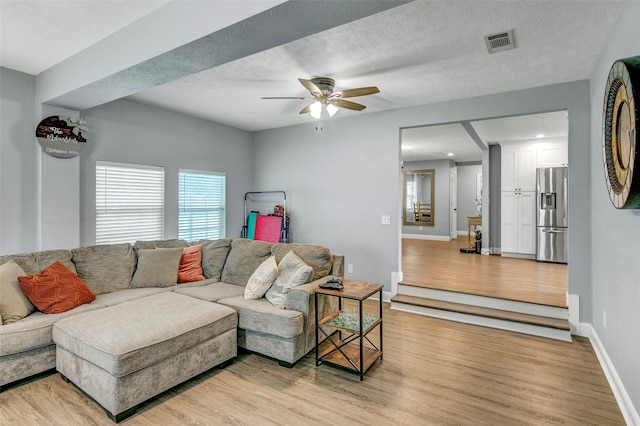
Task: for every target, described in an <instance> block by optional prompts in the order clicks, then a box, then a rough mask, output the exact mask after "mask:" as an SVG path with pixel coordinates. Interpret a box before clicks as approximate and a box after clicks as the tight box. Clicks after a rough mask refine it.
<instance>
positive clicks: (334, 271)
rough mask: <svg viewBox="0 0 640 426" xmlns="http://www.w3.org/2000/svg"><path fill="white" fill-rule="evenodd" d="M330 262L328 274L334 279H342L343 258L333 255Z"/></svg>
mask: <svg viewBox="0 0 640 426" xmlns="http://www.w3.org/2000/svg"><path fill="white" fill-rule="evenodd" d="M331 261H332V264H331V271H329V274H331V275H335V276H336V277H344V256H342V255H335V254H334V255H332V256H331Z"/></svg>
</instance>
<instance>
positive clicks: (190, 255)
mask: <svg viewBox="0 0 640 426" xmlns="http://www.w3.org/2000/svg"><path fill="white" fill-rule="evenodd" d="M204 279H205V276H204V275H203V273H202V244H196V245H195V246H189V247H185V248H184V249H182V257H181V258H180V269H178V282H179V283H190V282H193V281H202V280H204Z"/></svg>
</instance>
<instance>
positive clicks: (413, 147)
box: [400, 111, 568, 306]
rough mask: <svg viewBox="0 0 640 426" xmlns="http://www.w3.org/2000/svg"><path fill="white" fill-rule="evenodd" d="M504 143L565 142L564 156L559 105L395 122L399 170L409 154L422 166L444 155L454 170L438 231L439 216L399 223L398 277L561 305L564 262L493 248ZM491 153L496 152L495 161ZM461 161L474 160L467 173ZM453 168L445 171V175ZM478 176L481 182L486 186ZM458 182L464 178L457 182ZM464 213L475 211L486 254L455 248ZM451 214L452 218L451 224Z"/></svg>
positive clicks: (464, 232)
mask: <svg viewBox="0 0 640 426" xmlns="http://www.w3.org/2000/svg"><path fill="white" fill-rule="evenodd" d="M543 135H544V136H543ZM508 143H512V144H514V143H516V144H517V143H530V144H539V145H540V146H542V147H548V146H553V147H555V146H564V147H565V148H564V153H565V154H564V155H565V156H564V158H563V159H562V160H561V161H562V162H563V163H564V164H566V163H568V161H567V158H566V157H567V154H566V152H567V149H566V146H567V144H568V116H567V113H566V111H557V112H552V113H543V114H530V115H525V116H517V117H503V118H497V119H489V120H481V121H470V122H459V123H447V124H441V125H432V126H423V127H414V128H410V129H401V148H402V161H403V169H404V170H406V169H407V168H408V167H411V165H412V164H416V163H414V162H419V163H420V164H421V166H422V167H427V166H428V165H429V163H428V162H430V161H433V162H441V161H447V162H448V163H449V168H450V170H456V172H455V180H457V185H456V189H455V190H453V189H452V188H451V187H450V186H449V184H450V183H451V180H452V179H450V181H449V182H448V183H447V192H449V193H450V194H454V193H457V203H456V202H452V200H451V199H449V200H448V201H449V202H448V203H447V204H448V205H447V206H446V207H448V208H449V215H448V216H444V215H443V214H442V213H440V214H439V215H437V217H438V219H440V218H442V220H444V218H445V217H446V218H447V220H448V222H449V223H448V224H447V226H446V227H445V229H446V231H445V232H441V233H438V229H439V230H441V231H442V224H438V223H436V224H435V226H434V227H432V228H428V229H420V230H418V229H412V227H411V226H406V225H405V226H403V227H402V238H401V250H400V252H401V254H400V255H401V265H402V272H403V281H402V282H403V284H410V285H417V286H424V287H429V288H436V289H442V290H450V291H457V292H465V293H471V294H477V295H482V296H490V297H500V298H505V299H512V300H519V301H525V302H531V303H543V304H546V303H549V304H551V305H553V306H556V305H561V306H565V305H566V293H567V288H568V276H567V269H568V268H567V265H562V264H550V263H541V262H536V261H535V260H532V259H535V255H529V254H527V255H525V256H523V257H529V259H516V258H511V257H510V258H506V257H504V256H500V253H501V251H500V244H501V233H500V231H501V229H500V228H501V223H500V216H501V211H500V207H501V206H500V198H501V182H500V180H501V170H500V167H501V164H500V161H499V160H500V150H501V144H503V145H507V144H508ZM563 144H564V145H563ZM536 146H537V145H536ZM407 148H408V149H407ZM541 152H544V153H545V155H546V153H548V152H550V151H549V150H548V149H542V150H541ZM496 153H497V154H496ZM418 155H420V156H418ZM495 158H497V159H498V160H497V161H495V160H494V159H495ZM545 161H547V158H546V157H545ZM425 162H427V163H425ZM466 166H476V167H477V168H478V169H477V170H475V171H474V172H473V173H471V172H469V170H472V169H471V168H469V169H466ZM465 169H466V171H467V174H468V175H472V176H473V181H471V178H468V179H466V180H465V178H464V174H465V173H464V171H465ZM461 172H462V174H461ZM534 172H535V169H534ZM453 174H454V173H453V172H451V174H450V173H447V175H449V176H450V177H451V176H453ZM439 175H440V176H442V175H443V174H442V173H440V174H439ZM445 176H446V175H445ZM483 176H484V181H483V180H482V179H483ZM467 180H468V181H467ZM482 182H484V184H485V186H487V188H486V189H485V190H483V188H482ZM461 186H464V190H462V189H461ZM467 186H469V188H467ZM471 186H472V187H473V188H471ZM439 188H440V189H439ZM439 190H440V191H442V190H443V189H442V186H437V187H436V189H435V191H436V198H438V197H437V196H438V191H439ZM463 194H474V195H473V196H472V195H469V196H466V195H463ZM450 197H453V195H451V196H450ZM461 197H462V198H463V199H462V200H461ZM467 198H468V200H467ZM443 207H444V206H442V205H440V206H436V207H435V210H438V209H440V211H441V212H442V208H443ZM454 209H455V210H454ZM454 211H455V212H456V214H455V219H454V214H453V213H454ZM470 216H480V217H481V219H480V220H481V222H482V226H480V230H481V231H482V238H483V242H484V244H483V247H484V250H483V253H484V254H489V253H490V254H493V256H481V255H477V254H462V253H461V252H460V249H461V248H463V247H467V248H468V246H469V241H468V238H469V236H468V229H467V222H468V217H470ZM477 221H478V220H474V221H473V222H477ZM436 222H437V221H436ZM454 222H457V226H456V225H454ZM438 225H440V226H438ZM490 225H492V226H490ZM454 228H457V229H454ZM456 237H458V238H456ZM436 260H437V262H439V263H438V264H437V265H436V264H434V262H435V261H436Z"/></svg>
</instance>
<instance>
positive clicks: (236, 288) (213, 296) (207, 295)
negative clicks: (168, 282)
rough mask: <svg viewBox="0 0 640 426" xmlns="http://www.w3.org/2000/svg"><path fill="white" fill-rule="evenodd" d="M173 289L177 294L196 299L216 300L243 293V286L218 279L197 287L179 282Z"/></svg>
mask: <svg viewBox="0 0 640 426" xmlns="http://www.w3.org/2000/svg"><path fill="white" fill-rule="evenodd" d="M174 291H175V292H176V293H178V294H184V295H186V296H191V297H195V298H196V299H202V300H206V301H208V302H217V301H218V300H220V299H228V298H230V297H236V296H242V295H243V294H244V287H243V286H241V285H236V284H227V283H223V282H221V281H218V282H213V283H212V282H209V284H206V285H203V286H199V287H186V286H185V285H183V284H179V285H178V287H176V288H175V290H174Z"/></svg>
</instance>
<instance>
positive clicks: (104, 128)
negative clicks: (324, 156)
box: [80, 101, 253, 245]
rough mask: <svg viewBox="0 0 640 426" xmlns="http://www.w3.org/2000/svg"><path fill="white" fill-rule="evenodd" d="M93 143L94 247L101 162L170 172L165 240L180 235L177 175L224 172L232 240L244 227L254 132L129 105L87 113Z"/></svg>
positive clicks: (86, 199)
mask: <svg viewBox="0 0 640 426" xmlns="http://www.w3.org/2000/svg"><path fill="white" fill-rule="evenodd" d="M82 117H83V118H85V119H86V121H87V125H88V126H89V130H90V133H89V137H88V140H89V142H88V143H87V147H86V148H85V149H84V150H83V151H82V152H81V153H80V182H81V184H80V193H81V200H80V210H81V215H80V226H81V232H80V240H81V245H90V244H93V243H94V242H95V163H96V160H102V161H115V162H123V163H134V164H146V165H153V166H163V167H164V168H165V187H166V189H165V238H177V236H178V170H179V169H193V170H205V171H215V172H224V173H226V176H227V223H226V234H227V237H229V238H235V237H239V236H240V231H241V229H242V225H243V224H244V208H243V200H244V193H245V192H247V191H250V190H251V188H252V181H253V173H252V169H251V161H252V160H251V158H252V143H251V133H249V132H245V131H242V130H238V129H233V128H231V127H227V126H223V125H219V124H215V123H211V122H209V121H205V120H201V119H198V118H193V117H189V116H186V115H183V114H178V113H174V112H170V111H166V110H163V109H159V108H155V107H151V106H146V105H142V104H138V103H135V102H129V101H115V102H111V103H108V104H106V105H102V106H100V107H96V108H93V109H90V110H87V111H84V112H83V113H82Z"/></svg>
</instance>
